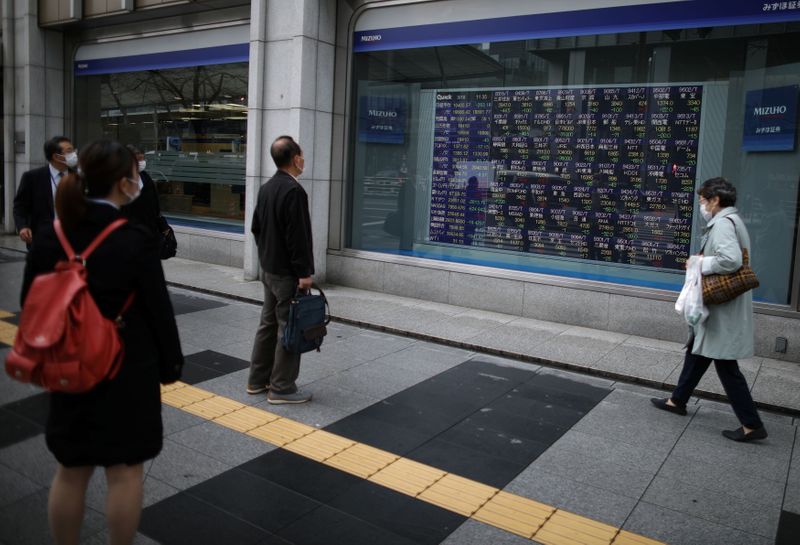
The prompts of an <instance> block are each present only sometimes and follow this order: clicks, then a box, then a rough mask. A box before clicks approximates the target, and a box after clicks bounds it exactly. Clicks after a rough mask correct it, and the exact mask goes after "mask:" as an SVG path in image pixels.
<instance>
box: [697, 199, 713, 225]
mask: <svg viewBox="0 0 800 545" xmlns="http://www.w3.org/2000/svg"><path fill="white" fill-rule="evenodd" d="M700 215H701V216H703V219H704V220H706V221H711V217H712V216H713V214H711V211H710V210H709V209H708V203H704V204H701V205H700Z"/></svg>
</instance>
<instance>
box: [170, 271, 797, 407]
mask: <svg viewBox="0 0 800 545" xmlns="http://www.w3.org/2000/svg"><path fill="white" fill-rule="evenodd" d="M164 270H165V273H166V275H167V280H168V281H169V282H171V283H173V284H174V285H176V286H183V287H187V288H190V289H199V290H201V291H204V292H206V293H213V294H218V295H226V296H232V297H236V298H239V299H241V300H244V301H251V302H260V301H262V300H263V299H262V298H263V293H262V286H261V284H260V283H259V282H246V281H244V280H243V279H242V271H241V270H239V269H235V268H231V267H224V266H220V265H208V264H203V263H197V262H193V261H187V260H181V259H171V260H169V261H166V262H164ZM324 289H325V294H326V295H327V296H328V298H329V300H330V305H331V313H332V315H333V316H334V317H335V318H337V319H339V320H342V321H344V322H347V323H351V324H353V325H358V326H362V327H368V328H371V329H376V328H377V329H379V330H383V331H386V332H390V333H397V334H401V335H411V336H413V337H415V338H418V339H423V340H430V341H434V342H437V343H443V344H447V345H450V346H455V347H459V348H464V349H467V350H475V351H481V352H489V353H494V354H497V355H501V356H506V357H514V358H518V359H522V360H527V361H530V362H534V363H541V364H545V365H548V366H553V367H559V368H562V369H568V370H575V371H581V372H585V373H589V374H593V375H597V376H602V377H606V378H611V379H614V380H625V381H633V382H637V383H640V384H644V385H647V386H650V387H654V388H659V389H670V388H671V387H673V386H674V385H675V383H676V381H677V379H678V375H679V374H680V369H681V364H682V363H683V353H684V351H683V346H682V345H681V344H680V343H674V342H668V341H662V340H658V339H649V338H645V337H637V336H633V335H625V334H621V333H614V332H609V331H602V330H596V329H589V328H585V327H577V326H570V325H565V324H561V323H556V322H544V321H540V320H533V319H530V318H520V317H519V316H512V315H505V314H498V313H494V312H486V311H480V310H473V309H468V308H462V307H457V306H453V305H447V304H443V303H434V302H430V301H421V300H417V299H409V298H406V297H398V296H394V295H388V294H384V293H376V292H371V291H365V290H357V289H353V288H346V287H341V286H331V285H329V286H325V287H324ZM739 363H740V367H741V369H742V372H743V374H744V375H745V377H746V378H747V381H748V383H749V384H750V387H751V389H752V393H753V397H754V399H755V400H756V402H757V403H758V404H759V406H761V407H764V408H768V409H773V410H788V411H800V364H796V363H792V362H785V361H780V360H773V359H770V358H761V357H755V358H751V359H747V360H742V361H740V362H739ZM697 393H698V394H700V395H705V396H707V397H710V398H717V399H721V400H724V399H725V398H724V390H723V389H722V385H721V384H720V382H719V379H718V378H717V376H716V374H715V373H714V372H713V371H711V372H709V373H707V374H706V376H705V377H704V378H703V380H702V381H701V382H700V386H699V388H698V390H697Z"/></svg>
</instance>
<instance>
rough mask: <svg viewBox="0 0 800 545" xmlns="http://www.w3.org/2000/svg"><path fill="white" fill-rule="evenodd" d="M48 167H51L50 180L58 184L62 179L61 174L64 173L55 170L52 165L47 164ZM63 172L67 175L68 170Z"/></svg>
mask: <svg viewBox="0 0 800 545" xmlns="http://www.w3.org/2000/svg"><path fill="white" fill-rule="evenodd" d="M47 166H48V167H50V178H52V179H53V180H55V181H56V183H58V182H59V180H61V177H60V176H59V174H60V173H61V172H62V171H60V170H58V169H57V168H55V167H54V166H53V164H52V163H47ZM63 172H64V173H66V170H64V171H63Z"/></svg>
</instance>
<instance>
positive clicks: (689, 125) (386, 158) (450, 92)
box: [348, 23, 800, 304]
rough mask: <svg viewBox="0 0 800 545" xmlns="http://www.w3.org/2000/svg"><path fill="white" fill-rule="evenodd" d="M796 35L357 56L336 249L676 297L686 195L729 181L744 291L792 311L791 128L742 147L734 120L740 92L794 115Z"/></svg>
mask: <svg viewBox="0 0 800 545" xmlns="http://www.w3.org/2000/svg"><path fill="white" fill-rule="evenodd" d="M799 40H800V25H798V24H797V23H786V24H777V25H742V26H735V27H731V26H727V27H722V26H721V27H707V28H702V29H688V30H670V31H649V32H630V33H616V34H601V35H592V36H579V37H564V38H546V39H528V40H517V41H503V42H483V43H477V44H471V45H444V46H436V47H419V48H408V49H396V50H383V51H369V52H358V53H355V54H354V60H353V68H354V69H353V78H354V80H353V91H354V97H353V99H352V105H353V108H352V109H353V112H354V113H353V121H352V126H354V127H355V128H356V129H355V130H354V131H353V132H352V140H351V154H350V157H351V161H350V173H349V175H350V177H351V179H352V182H353V185H352V193H351V206H350V208H349V213H350V217H349V231H348V246H349V247H351V248H355V249H362V250H370V251H377V252H384V253H392V254H400V255H409V256H417V257H423V258H429V259H436V260H443V261H453V262H459V263H468V264H477V265H487V266H492V267H499V268H505V269H515V270H521V271H530V272H540V273H545V274H552V275H560V276H568V277H573V278H582V279H590V280H599V281H605V282H611V283H617V284H624V285H631V286H642V287H650V288H659V289H667V290H673V291H677V290H680V288H681V286H682V283H683V268H684V263H685V261H686V258H687V257H688V255H689V254H690V253H695V252H698V251H699V238H700V233H701V230H702V220H701V219H700V216H699V212H698V210H696V202H697V197H696V195H695V193H694V191H695V189H696V188H697V187H698V186H699V185H700V184H702V182H703V181H704V180H706V179H708V178H711V177H715V176H725V177H726V178H728V179H729V180H730V181H732V182H733V183H734V185H736V187H737V189H738V193H739V200H738V203H737V207H738V208H739V211H740V213H741V215H742V217H743V218H744V219H745V222H746V223H747V226H748V228H749V231H750V236H751V238H752V245H753V252H752V261H753V266H754V268H755V270H756V272H757V273H758V275H759V278H760V279H761V287H760V288H759V289H758V290H757V291H756V292H755V298H756V300H759V301H764V302H770V303H777V304H788V303H789V302H790V297H791V288H792V286H791V278H792V264H793V263H794V252H795V233H796V231H797V221H798V188H799V187H800V179H799V176H798V172H800V154H798V151H797V149H796V144H795V143H794V135H792V142H791V146H790V149H785V150H777V149H774V148H769V146H768V149H756V148H757V147H758V146H757V145H756V146H755V147H752V146H751V147H748V144H747V142H748V140H747V139H748V138H752V139H755V141H757V142H764V141H766V140H767V136H766V134H764V133H761V132H759V133H758V134H753V135H750V136H748V137H746V136H745V123H746V122H747V123H750V120H748V118H747V115H748V114H746V112H747V111H749V110H748V108H749V109H752V107H751V106H752V104H748V103H749V101H751V99H753V96H754V93H755V94H758V93H761V92H762V91H763V92H764V93H765V94H764V96H767V95H768V94H769V93H771V92H773V91H772V90H776V89H777V91H775V92H777V93H784V95H782V96H785V97H787V100H788V101H789V102H790V103H791V101H792V100H793V101H794V107H795V108H796V107H797V89H798V86H800V49H798V48H797V47H795V46H794V45H793V44H797V43H798V41H799ZM795 111H796V110H795ZM792 122H793V123H794V121H792ZM762 125H763V124H762ZM767 125H769V124H767ZM765 126H766V125H765ZM758 129H759V130H762V129H764V127H763V126H760V127H758ZM748 130H750V129H748ZM764 130H766V129H764ZM770 130H773V129H770Z"/></svg>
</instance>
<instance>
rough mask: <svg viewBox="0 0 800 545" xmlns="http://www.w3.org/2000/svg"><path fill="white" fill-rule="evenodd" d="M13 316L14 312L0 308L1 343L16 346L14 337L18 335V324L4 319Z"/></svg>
mask: <svg viewBox="0 0 800 545" xmlns="http://www.w3.org/2000/svg"><path fill="white" fill-rule="evenodd" d="M13 317H14V314H13V313H11V312H8V311H6V310H0V344H4V345H8V346H14V338H15V337H16V336H17V326H16V325H14V324H12V323H11V322H5V321H3V320H4V319H6V318H13Z"/></svg>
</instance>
